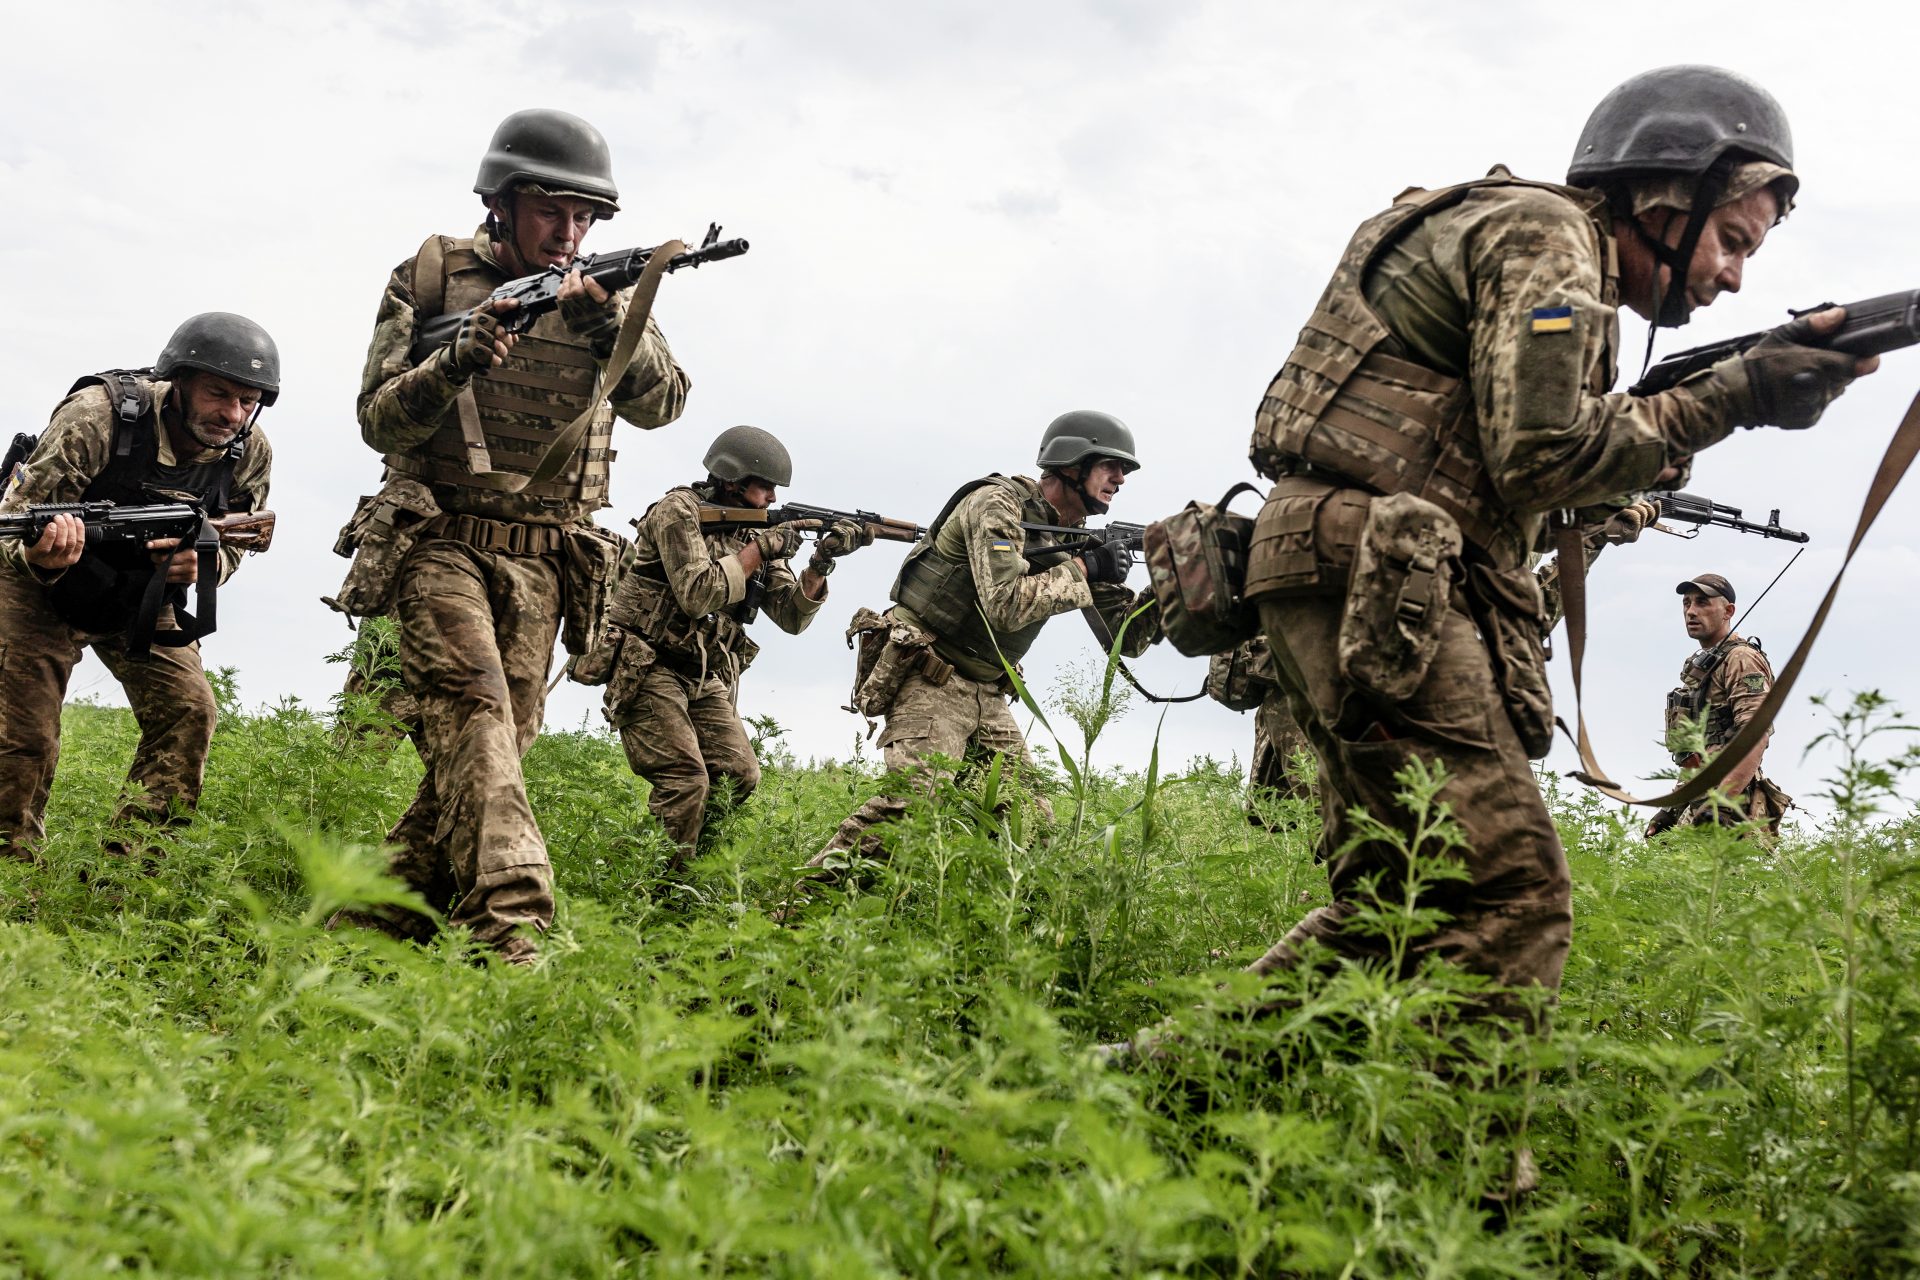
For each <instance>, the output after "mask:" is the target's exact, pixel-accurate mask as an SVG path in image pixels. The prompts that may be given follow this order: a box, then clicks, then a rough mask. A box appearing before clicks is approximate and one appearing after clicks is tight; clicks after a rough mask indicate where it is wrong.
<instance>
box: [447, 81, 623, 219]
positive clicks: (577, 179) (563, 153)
mask: <svg viewBox="0 0 1920 1280" xmlns="http://www.w3.org/2000/svg"><path fill="white" fill-rule="evenodd" d="M516 183H531V184H533V185H535V186H538V187H539V188H540V189H541V190H542V191H544V192H546V193H547V194H548V195H555V196H581V197H583V198H585V199H588V200H592V201H595V202H596V203H598V204H601V205H604V206H605V211H604V212H603V213H601V215H600V216H601V217H603V218H611V217H612V216H613V215H614V214H616V213H618V212H619V211H620V189H619V188H618V187H616V186H614V184H613V159H612V157H611V156H610V155H609V154H608V152H607V140H606V139H605V138H603V137H601V136H600V131H599V130H598V129H596V128H594V127H593V126H592V125H590V124H588V123H587V122H586V121H585V120H582V119H581V118H580V117H579V116H575V115H568V114H567V113H566V112H564V111H555V110H553V109H552V108H551V107H532V108H529V109H528V110H526V111H516V112H514V113H513V114H512V115H510V116H508V117H507V118H506V119H505V120H502V121H501V122H500V127H499V128H497V129H495V130H494V131H493V141H492V142H491V143H490V144H488V146H487V154H486V155H485V156H483V157H481V160H480V176H479V177H477V178H475V179H474V180H473V189H474V191H475V192H476V193H478V194H480V195H483V196H491V195H498V194H500V193H501V192H504V191H510V190H512V188H513V187H514V185H515V184H516Z"/></svg>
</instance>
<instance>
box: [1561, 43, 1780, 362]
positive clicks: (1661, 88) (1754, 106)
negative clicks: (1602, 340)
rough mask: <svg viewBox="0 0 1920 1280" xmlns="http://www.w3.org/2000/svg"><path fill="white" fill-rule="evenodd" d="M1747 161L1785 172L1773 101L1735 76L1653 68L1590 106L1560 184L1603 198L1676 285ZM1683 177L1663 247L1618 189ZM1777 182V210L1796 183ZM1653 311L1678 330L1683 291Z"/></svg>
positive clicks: (1683, 310) (1708, 70)
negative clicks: (1684, 204)
mask: <svg viewBox="0 0 1920 1280" xmlns="http://www.w3.org/2000/svg"><path fill="white" fill-rule="evenodd" d="M1749 160H1763V161H1766V162H1768V163H1771V164H1777V165H1779V166H1781V167H1782V168H1783V169H1788V170H1791V169H1792V168H1793V130H1792V129H1791V128H1789V127H1788V125H1787V113H1786V111H1785V109H1784V108H1782V107H1781V105H1780V103H1779V101H1778V100H1777V99H1775V98H1774V96H1773V95H1772V94H1771V93H1768V92H1767V91H1766V90H1765V89H1763V88H1761V87H1760V86H1759V85H1757V84H1755V83H1754V82H1753V81H1751V80H1749V79H1747V78H1746V77H1745V76H1743V75H1739V74H1737V73H1735V72H1732V71H1727V70H1724V69H1722V68H1720V67H1704V66H1677V67H1660V68H1658V69H1656V70H1653V71H1644V72H1642V73H1640V74H1639V75H1637V76H1634V77H1633V78H1632V79H1630V80H1627V81H1626V82H1624V83H1623V84H1621V85H1619V86H1618V87H1617V88H1615V89H1614V90H1613V92H1611V93H1609V94H1608V95H1607V96H1606V97H1604V98H1602V99H1601V100H1600V105H1599V106H1597V107H1595V108H1594V109H1593V114H1592V115H1591V116H1589V117H1588V118H1587V124H1586V127H1585V128H1584V129H1582V130H1581V131H1580V140H1579V141H1578V142H1577V143H1575V144H1574V149H1573V160H1572V162H1571V163H1570V164H1569V165H1568V166H1567V185H1568V186H1573V187H1592V188H1596V189H1599V190H1603V191H1605V192H1607V193H1608V196H1609V199H1610V201H1611V202H1612V204H1613V206H1614V209H1615V211H1616V213H1620V214H1623V215H1624V216H1625V217H1626V219H1627V223H1628V225H1629V226H1631V227H1633V228H1634V229H1635V230H1636V231H1638V232H1639V234H1640V238H1641V240H1642V241H1643V242H1644V243H1645V244H1646V245H1647V247H1648V248H1649V249H1651V250H1652V251H1653V253H1654V256H1655V257H1656V258H1657V259H1659V261H1661V262H1662V263H1665V264H1666V265H1667V266H1668V267H1669V268H1671V269H1672V272H1673V279H1674V281H1675V284H1676V285H1677V286H1682V285H1684V282H1685V280H1686V278H1687V267H1688V266H1689V265H1690V264H1691V263H1692V261H1693V251H1694V246H1696V245H1697V244H1699V242H1700V235H1701V233H1702V232H1703V231H1705V230H1706V224H1707V215H1709V214H1710V213H1712V212H1713V209H1714V206H1715V205H1716V204H1718V203H1719V200H1720V195H1721V193H1722V192H1723V191H1724V190H1725V189H1726V185H1727V179H1728V178H1729V177H1730V176H1732V174H1733V171H1734V169H1735V168H1737V167H1738V166H1739V165H1740V164H1741V163H1742V162H1744V161H1749ZM1686 177H1692V178H1693V179H1694V180H1695V181H1694V188H1693V202H1692V208H1691V210H1690V211H1689V212H1688V214H1687V226H1686V230H1685V231H1684V232H1683V233H1682V234H1681V237H1680V243H1679V244H1678V245H1668V244H1666V243H1665V242H1664V241H1661V240H1657V239H1655V238H1654V237H1652V236H1649V235H1647V234H1646V232H1645V231H1644V230H1641V228H1640V223H1639V221H1638V220H1637V219H1635V218H1634V217H1633V209H1632V205H1631V199H1630V197H1629V195H1628V187H1629V185H1630V183H1631V181H1632V180H1633V179H1636V178H1638V179H1645V178H1686ZM1780 185H1781V187H1782V188H1783V189H1782V190H1781V191H1780V207H1781V209H1782V210H1784V209H1785V208H1786V207H1787V205H1788V204H1790V203H1791V201H1792V198H1793V195H1794V192H1795V191H1796V190H1797V189H1798V187H1799V185H1800V180H1799V179H1798V178H1796V177H1794V176H1793V175H1792V174H1791V173H1789V174H1787V175H1785V176H1783V177H1782V178H1781V179H1780ZM1658 310H1659V314H1658V317H1657V318H1656V320H1655V321H1654V323H1655V324H1656V325H1664V326H1667V327H1669V328H1671V327H1675V326H1678V325H1681V324H1685V323H1686V320H1687V304H1686V290H1685V288H1684V287H1675V288H1674V289H1673V290H1672V291H1671V292H1670V293H1669V294H1668V295H1667V296H1666V297H1665V298H1663V299H1661V301H1660V306H1659V309H1658Z"/></svg>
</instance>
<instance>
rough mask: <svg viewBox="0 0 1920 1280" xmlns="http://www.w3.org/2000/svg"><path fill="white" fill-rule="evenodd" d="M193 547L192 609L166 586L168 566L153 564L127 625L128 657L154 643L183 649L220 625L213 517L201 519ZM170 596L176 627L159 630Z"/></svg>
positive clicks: (136, 655) (140, 655)
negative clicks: (137, 605) (189, 609)
mask: <svg viewBox="0 0 1920 1280" xmlns="http://www.w3.org/2000/svg"><path fill="white" fill-rule="evenodd" d="M193 549H194V551H195V553H196V554H197V555H198V556H199V566H198V568H197V570H196V573H195V576H194V583H193V610H194V611H193V612H192V613H188V612H187V609H186V599H187V593H186V592H184V591H170V590H169V589H168V583H167V566H166V565H164V564H159V565H155V566H154V569H153V576H152V577H151V578H148V579H147V586H146V589H145V590H144V591H142V592H141V594H140V607H139V609H138V610H137V611H136V612H135V613H134V617H133V624H132V625H131V626H129V627H128V628H127V655H128V656H129V657H133V658H144V657H146V656H147V654H148V653H149V652H150V651H151V650H152V649H153V647H154V646H156V645H158V646H159V647H160V648H162V649H184V648H185V647H186V646H188V645H190V644H192V643H193V642H194V641H196V640H199V639H200V638H201V637H203V636H210V635H212V634H213V632H214V629H215V628H216V627H218V626H219V615H218V608H219V603H220V597H219V591H220V530H219V529H218V528H216V527H215V526H214V523H213V521H212V520H209V519H206V518H205V517H202V518H201V521H200V529H199V532H197V533H196V534H194V538H193ZM169 599H171V600H172V602H173V620H174V622H175V623H176V624H177V625H178V627H179V630H177V631H160V630H158V629H157V628H158V624H159V621H160V610H161V609H163V608H165V607H166V605H167V602H168V600H169Z"/></svg>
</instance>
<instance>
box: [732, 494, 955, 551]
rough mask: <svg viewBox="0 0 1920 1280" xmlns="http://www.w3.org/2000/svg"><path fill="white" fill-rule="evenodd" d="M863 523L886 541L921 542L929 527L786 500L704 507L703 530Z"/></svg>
mask: <svg viewBox="0 0 1920 1280" xmlns="http://www.w3.org/2000/svg"><path fill="white" fill-rule="evenodd" d="M843 521H844V522H850V523H853V524H857V525H862V526H864V527H865V528H866V530H867V531H868V532H869V533H871V534H873V536H874V537H875V538H878V539H880V540H881V541H884V542H918V541H919V540H920V535H921V534H923V533H925V532H926V530H925V529H923V528H921V527H920V526H919V525H917V524H910V523H908V522H907V521H905V520H895V519H893V518H892V517H890V516H883V515H881V514H879V513H878V512H875V511H836V510H834V509H833V508H832V507H810V506H807V505H806V504H805V503H800V502H783V503H781V504H780V505H779V506H777V507H766V508H761V507H719V506H713V505H710V504H707V503H702V504H701V506H700V528H701V529H702V531H715V530H720V529H771V528H773V527H775V526H776V525H783V524H793V525H799V526H800V530H801V532H803V533H825V532H826V531H827V530H828V529H830V528H832V527H833V526H834V525H835V524H838V523H841V522H843Z"/></svg>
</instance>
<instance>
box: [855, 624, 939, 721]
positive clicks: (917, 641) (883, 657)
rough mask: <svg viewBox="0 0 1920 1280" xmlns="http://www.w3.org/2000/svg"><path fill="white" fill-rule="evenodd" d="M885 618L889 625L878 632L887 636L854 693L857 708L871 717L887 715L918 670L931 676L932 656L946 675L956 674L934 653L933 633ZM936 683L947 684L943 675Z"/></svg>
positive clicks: (864, 714) (930, 677)
mask: <svg viewBox="0 0 1920 1280" xmlns="http://www.w3.org/2000/svg"><path fill="white" fill-rule="evenodd" d="M883 621H886V625H887V629H886V630H885V631H884V632H876V633H875V634H879V635H883V636H884V637H885V639H884V641H883V642H882V643H881V644H880V646H879V651H878V652H877V653H876V654H875V655H874V659H873V665H872V666H871V667H870V668H868V670H867V675H866V678H865V679H864V680H862V681H861V682H860V687H859V688H857V689H855V690H854V693H853V709H854V710H855V711H858V712H859V713H860V714H861V715H863V716H866V717H868V718H869V719H873V718H875V717H878V716H884V715H886V714H887V712H888V711H889V710H891V709H892V707H893V700H894V698H895V696H896V695H898V694H899V692H900V686H901V685H902V684H904V683H906V679H907V677H908V676H910V675H912V674H913V673H914V672H916V671H919V672H922V673H925V674H926V675H927V677H928V679H932V673H931V672H928V671H927V665H928V662H929V660H931V661H932V662H936V663H939V664H940V665H941V666H942V667H946V672H945V675H947V676H950V675H952V674H953V668H952V667H951V666H948V665H947V663H945V662H944V661H942V660H941V659H940V658H937V657H935V656H934V654H933V637H932V636H930V635H928V634H927V633H926V632H924V631H922V630H920V628H918V627H910V626H908V625H907V624H905V623H903V622H892V621H890V620H883ZM935 683H936V684H944V683H946V680H945V679H944V677H943V678H942V679H941V680H938V681H935Z"/></svg>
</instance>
